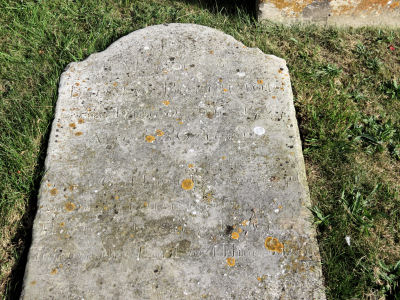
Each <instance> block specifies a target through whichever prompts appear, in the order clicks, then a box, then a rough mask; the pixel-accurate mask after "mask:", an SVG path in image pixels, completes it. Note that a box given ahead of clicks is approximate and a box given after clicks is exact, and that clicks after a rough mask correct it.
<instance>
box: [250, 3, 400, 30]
mask: <svg viewBox="0 0 400 300" xmlns="http://www.w3.org/2000/svg"><path fill="white" fill-rule="evenodd" d="M255 1H256V6H257V8H258V16H259V19H261V20H263V19H267V20H270V21H275V22H282V23H285V24H288V23H289V24H290V23H299V22H300V23H310V22H312V23H316V24H323V25H338V26H353V27H360V26H384V27H394V28H397V27H400V0H390V1H388V0H373V1H371V0H285V1H281V0H255Z"/></svg>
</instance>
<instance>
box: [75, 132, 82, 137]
mask: <svg viewBox="0 0 400 300" xmlns="http://www.w3.org/2000/svg"><path fill="white" fill-rule="evenodd" d="M82 134H83V132H82V131H78V132H75V135H76V136H81V135H82Z"/></svg>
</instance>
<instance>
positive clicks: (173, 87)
mask: <svg viewBox="0 0 400 300" xmlns="http://www.w3.org/2000/svg"><path fill="white" fill-rule="evenodd" d="M38 205H39V208H38V213H37V216H36V219H35V223H34V229H33V243H32V246H31V248H30V252H29V257H28V264H27V267H26V272H25V278H24V288H23V293H22V298H23V299H200V298H205V299H325V296H324V290H323V284H322V279H321V277H322V275H321V267H320V257H319V252H318V247H317V244H316V239H315V230H314V229H313V227H312V226H311V218H310V214H309V212H308V210H307V208H306V206H307V205H309V195H308V190H307V183H306V177H305V171H304V164H303V157H302V152H301V145H300V139H299V133H298V128H297V123H296V117H295V110H294V106H293V98H292V91H291V85H290V79H289V73H288V69H287V67H286V64H285V61H284V60H282V59H280V58H277V57H275V56H271V55H265V54H263V53H262V52H261V51H260V50H259V49H252V48H246V47H245V46H244V45H243V44H241V43H240V42H238V41H236V40H235V39H234V38H232V37H231V36H228V35H226V34H224V33H222V32H220V31H217V30H214V29H211V28H207V27H203V26H198V25H189V24H169V25H159V26H152V27H148V28H145V29H142V30H139V31H136V32H133V33H131V34H129V35H127V36H125V37H123V38H121V39H120V40H118V41H117V42H115V43H114V44H112V45H111V46H110V47H109V48H108V49H107V50H105V51H104V52H101V53H97V54H93V55H91V56H90V57H89V58H88V59H86V60H85V61H83V62H79V63H72V64H70V65H69V66H68V68H67V70H66V71H65V72H64V73H63V75H62V77H61V82H60V86H59V98H58V102H57V107H56V113H55V119H54V123H53V127H52V131H51V136H50V142H49V148H48V154H47V159H46V174H45V176H44V178H43V181H42V185H41V189H40V196H39V203H38Z"/></svg>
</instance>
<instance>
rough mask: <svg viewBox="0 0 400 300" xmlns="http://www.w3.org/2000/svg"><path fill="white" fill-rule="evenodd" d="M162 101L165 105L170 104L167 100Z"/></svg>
mask: <svg viewBox="0 0 400 300" xmlns="http://www.w3.org/2000/svg"><path fill="white" fill-rule="evenodd" d="M162 103H163V104H164V105H165V106H168V105H169V104H170V102H169V100H164V101H163V102H162Z"/></svg>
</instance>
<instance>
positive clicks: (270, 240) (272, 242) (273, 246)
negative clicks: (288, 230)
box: [264, 236, 283, 253]
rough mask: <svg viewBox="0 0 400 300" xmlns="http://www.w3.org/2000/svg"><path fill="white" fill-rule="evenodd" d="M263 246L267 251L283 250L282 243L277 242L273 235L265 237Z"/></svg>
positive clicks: (279, 251) (280, 251)
mask: <svg viewBox="0 0 400 300" xmlns="http://www.w3.org/2000/svg"><path fill="white" fill-rule="evenodd" d="M264 245H265V248H267V249H268V250H269V251H275V252H278V253H282V251H283V244H282V243H281V242H279V240H278V239H277V238H274V237H271V236H269V237H267V238H266V239H265V243H264Z"/></svg>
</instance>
